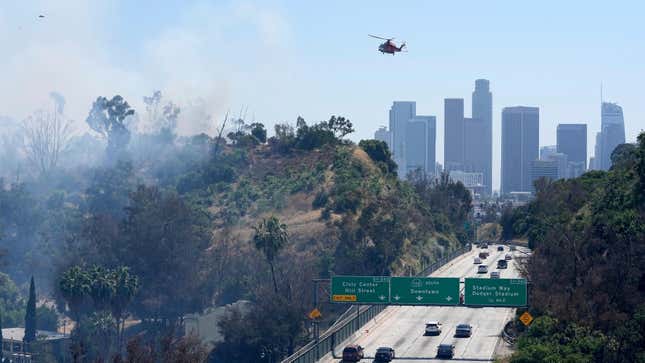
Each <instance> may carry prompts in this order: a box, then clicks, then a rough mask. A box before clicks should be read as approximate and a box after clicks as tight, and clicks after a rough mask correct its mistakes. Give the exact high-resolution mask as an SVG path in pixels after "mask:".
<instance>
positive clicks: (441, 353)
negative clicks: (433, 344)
mask: <svg viewBox="0 0 645 363" xmlns="http://www.w3.org/2000/svg"><path fill="white" fill-rule="evenodd" d="M454 355H455V346H454V345H452V344H439V346H438V347H437V358H448V359H452V357H453V356H454Z"/></svg>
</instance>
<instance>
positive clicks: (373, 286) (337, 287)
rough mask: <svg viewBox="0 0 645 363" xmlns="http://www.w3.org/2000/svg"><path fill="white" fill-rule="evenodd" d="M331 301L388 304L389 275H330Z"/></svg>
mask: <svg viewBox="0 0 645 363" xmlns="http://www.w3.org/2000/svg"><path fill="white" fill-rule="evenodd" d="M331 301H332V302H349V303H360V304H363V303H364V304H388V303H389V302H390V277H389V276H332V278H331Z"/></svg>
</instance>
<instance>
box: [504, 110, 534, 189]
mask: <svg viewBox="0 0 645 363" xmlns="http://www.w3.org/2000/svg"><path fill="white" fill-rule="evenodd" d="M539 129H540V110H539V109H538V108H537V107H523V106H517V107H506V108H504V109H503V110H502V188H501V193H502V194H508V193H510V192H530V191H531V190H532V187H531V175H530V170H529V169H530V166H531V162H532V161H534V160H537V159H538V149H539V145H540V136H539Z"/></svg>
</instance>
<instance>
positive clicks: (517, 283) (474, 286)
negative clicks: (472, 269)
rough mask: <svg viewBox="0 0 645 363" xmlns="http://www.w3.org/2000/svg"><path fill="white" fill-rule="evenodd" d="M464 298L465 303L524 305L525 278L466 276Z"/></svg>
mask: <svg viewBox="0 0 645 363" xmlns="http://www.w3.org/2000/svg"><path fill="white" fill-rule="evenodd" d="M464 298H465V305H475V306H509V307H519V306H526V305H527V302H526V280H525V279H476V278H467V279H466V281H465V291H464Z"/></svg>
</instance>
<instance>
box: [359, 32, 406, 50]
mask: <svg viewBox="0 0 645 363" xmlns="http://www.w3.org/2000/svg"><path fill="white" fill-rule="evenodd" d="M368 35H369V36H370V37H372V38H376V39H381V40H385V43H382V44H381V45H379V46H378V50H379V51H380V52H381V53H383V54H385V53H388V54H392V55H394V53H396V52H401V51H403V48H405V42H403V43H401V46H400V47H397V46H396V44H395V43H394V42H393V41H392V40H394V38H382V37H377V36H376V35H372V34H368Z"/></svg>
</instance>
